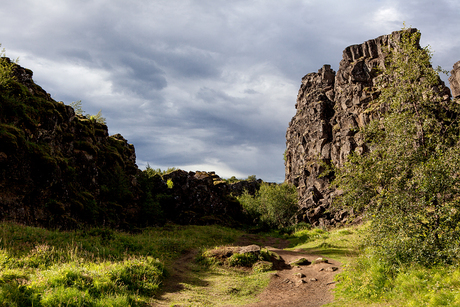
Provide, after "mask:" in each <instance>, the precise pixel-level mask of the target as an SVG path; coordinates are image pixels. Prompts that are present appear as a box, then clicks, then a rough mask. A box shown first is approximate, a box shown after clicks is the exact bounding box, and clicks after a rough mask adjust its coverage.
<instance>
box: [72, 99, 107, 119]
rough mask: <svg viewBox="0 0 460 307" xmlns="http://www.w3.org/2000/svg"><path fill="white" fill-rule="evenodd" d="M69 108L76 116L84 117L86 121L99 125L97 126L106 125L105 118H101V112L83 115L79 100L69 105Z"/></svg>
mask: <svg viewBox="0 0 460 307" xmlns="http://www.w3.org/2000/svg"><path fill="white" fill-rule="evenodd" d="M70 106H71V107H72V108H73V109H74V110H75V114H77V115H81V116H84V117H86V118H87V119H89V120H92V121H95V122H96V123H99V124H104V125H106V124H107V122H106V119H105V117H102V110H99V112H97V114H96V115H91V114H85V111H83V109H82V106H81V100H78V101H74V102H72V103H70Z"/></svg>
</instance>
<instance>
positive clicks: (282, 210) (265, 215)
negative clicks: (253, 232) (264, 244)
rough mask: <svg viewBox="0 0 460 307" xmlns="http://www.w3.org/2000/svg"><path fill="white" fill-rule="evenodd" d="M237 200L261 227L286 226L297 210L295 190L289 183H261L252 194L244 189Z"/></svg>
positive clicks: (289, 223)
mask: <svg viewBox="0 0 460 307" xmlns="http://www.w3.org/2000/svg"><path fill="white" fill-rule="evenodd" d="M238 201H239V202H240V203H241V205H242V206H243V209H244V211H245V212H246V214H247V215H248V216H249V217H250V218H251V219H252V221H253V222H255V223H256V224H258V225H259V226H261V227H272V228H279V229H280V228H283V227H287V226H289V225H291V224H292V217H293V216H294V214H295V213H296V212H297V210H298V204H297V191H296V188H295V186H294V185H292V184H289V183H283V184H268V183H262V185H261V186H260V189H259V191H257V192H256V194H255V195H254V196H252V195H250V194H249V193H248V192H247V191H245V192H244V193H243V195H241V196H240V197H238Z"/></svg>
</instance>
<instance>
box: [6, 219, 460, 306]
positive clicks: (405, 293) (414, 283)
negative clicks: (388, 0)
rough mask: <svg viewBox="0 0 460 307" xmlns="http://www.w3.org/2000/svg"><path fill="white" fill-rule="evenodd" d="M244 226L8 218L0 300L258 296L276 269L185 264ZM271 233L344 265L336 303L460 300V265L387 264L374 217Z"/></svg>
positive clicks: (127, 302)
mask: <svg viewBox="0 0 460 307" xmlns="http://www.w3.org/2000/svg"><path fill="white" fill-rule="evenodd" d="M242 234H243V232H241V231H238V230H234V229H229V228H224V227H218V226H175V225H168V226H165V227H160V228H148V229H145V230H144V231H142V232H140V233H137V234H128V233H123V232H118V231H114V230H110V229H102V228H95V229H89V230H78V231H69V232H60V231H50V230H45V229H41V228H35V227H25V226H21V225H17V224H11V223H0V307H3V306H5V307H6V306H174V305H180V306H225V305H244V304H250V303H253V302H256V300H257V295H258V294H259V293H261V292H262V291H263V290H264V288H266V287H267V285H268V283H269V280H270V275H271V274H272V272H253V271H251V270H250V269H241V268H232V267H229V266H224V265H217V264H210V263H207V264H206V263H200V262H199V261H191V262H190V261H188V262H187V263H181V261H182V260H181V258H182V257H183V256H184V255H186V254H187V253H188V252H190V251H192V250H201V251H203V250H210V249H212V248H214V247H216V246H225V245H228V244H230V243H232V242H234V241H235V240H236V239H237V238H238V237H239V236H240V235H242ZM271 235H278V236H279V237H280V238H288V239H289V240H290V241H291V245H290V249H295V250H298V249H300V250H303V251H305V252H308V253H315V254H318V255H321V256H323V257H326V258H332V259H335V260H338V261H340V262H342V263H343V264H344V271H343V272H342V273H340V274H338V275H337V277H336V280H337V281H338V282H337V286H336V290H335V301H334V302H333V303H331V304H329V305H328V306H332V307H335V306H353V307H359V306H460V267H458V265H451V266H446V265H442V266H441V265H436V264H433V266H432V267H430V268H427V267H421V266H415V265H412V266H407V265H406V266H399V267H397V268H395V267H394V266H393V267H391V266H388V265H385V264H384V263H382V262H380V261H379V259H376V258H375V257H374V256H373V254H372V251H370V250H369V249H365V248H364V247H363V246H362V242H363V241H362V239H363V237H364V236H365V235H366V226H360V227H350V228H343V229H335V230H330V231H326V230H322V229H299V230H297V231H296V232H294V233H293V234H291V235H286V234H284V235H279V234H275V233H271ZM197 259H198V258H197ZM177 266H179V267H177ZM176 269H181V270H183V271H184V273H183V275H182V276H181V278H180V279H179V280H176V281H175V283H176V284H175V286H176V287H177V289H176V290H174V291H170V290H171V289H168V291H165V290H164V288H162V285H163V284H164V283H165V282H166V281H168V280H169V281H170V280H172V279H173V276H171V272H175V270H176Z"/></svg>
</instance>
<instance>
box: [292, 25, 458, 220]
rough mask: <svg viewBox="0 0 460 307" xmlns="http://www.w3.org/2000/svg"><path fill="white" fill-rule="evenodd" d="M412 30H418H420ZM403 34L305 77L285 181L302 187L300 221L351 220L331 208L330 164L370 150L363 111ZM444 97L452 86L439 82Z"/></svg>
mask: <svg viewBox="0 0 460 307" xmlns="http://www.w3.org/2000/svg"><path fill="white" fill-rule="evenodd" d="M408 31H411V32H412V33H413V32H416V31H417V30H416V29H409V30H408ZM400 39H401V32H400V31H398V32H393V33H392V34H390V35H383V36H380V37H378V38H376V39H372V40H369V41H366V42H364V43H362V44H359V45H352V46H349V47H347V48H345V50H344V51H343V57H342V60H341V61H340V65H339V69H338V71H337V73H336V72H335V71H334V70H333V69H331V66H330V65H324V66H323V67H322V68H321V69H319V70H318V72H317V73H309V74H307V75H306V76H304V77H303V78H302V83H301V86H300V89H299V92H298V95H297V103H296V105H295V107H296V109H297V112H296V115H295V116H294V117H293V118H292V120H291V122H290V123H289V127H288V129H287V132H286V152H285V172H286V181H288V182H290V183H293V184H294V185H295V186H296V187H297V190H298V194H299V206H300V210H299V212H298V216H297V218H298V220H302V221H306V222H309V223H311V224H313V225H316V226H329V225H336V224H340V223H346V222H347V221H348V222H349V218H350V214H351V215H352V212H347V211H345V210H342V211H340V210H339V211H337V210H335V211H334V210H332V209H331V203H332V199H333V197H334V195H335V194H336V193H338V192H337V191H335V190H334V189H333V188H332V187H331V186H330V183H331V180H332V179H333V171H332V167H331V166H332V165H333V166H335V167H341V166H342V165H343V164H344V163H345V162H346V159H347V156H348V155H349V154H350V153H352V152H353V151H357V152H361V153H362V152H366V151H367V150H368V148H367V146H366V144H365V143H364V140H363V137H362V135H361V134H360V132H359V128H361V127H363V126H365V125H366V124H367V123H369V122H370V120H371V119H372V116H373V115H372V114H371V113H367V112H364V111H365V110H366V109H367V106H368V103H369V102H370V101H372V100H373V99H375V98H377V97H378V95H379V93H378V92H376V91H374V90H373V88H374V85H375V83H376V81H377V77H378V74H379V73H378V72H379V68H383V65H384V61H385V46H388V45H390V46H394V42H396V41H399V40H400ZM459 81H460V62H457V63H456V64H455V65H454V70H453V71H452V73H451V77H450V78H449V82H450V83H451V86H452V92H453V94H454V97H455V96H457V95H460V85H459V84H460V82H459ZM439 84H440V85H441V88H442V90H441V91H440V92H439V95H441V97H442V99H443V100H448V99H450V97H451V94H450V90H449V88H448V87H446V86H445V85H444V82H442V81H441V80H439Z"/></svg>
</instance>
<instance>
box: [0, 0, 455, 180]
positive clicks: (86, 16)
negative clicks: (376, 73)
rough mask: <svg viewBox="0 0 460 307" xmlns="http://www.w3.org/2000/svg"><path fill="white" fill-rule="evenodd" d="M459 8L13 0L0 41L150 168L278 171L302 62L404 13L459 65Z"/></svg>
mask: <svg viewBox="0 0 460 307" xmlns="http://www.w3.org/2000/svg"><path fill="white" fill-rule="evenodd" d="M459 16H460V1H458V0H429V1H428V0H350V1H347V0H334V1H332V0H283V1H279V0H258V1H257V0H254V1H251V0H244V1H243V0H241V1H240V0H225V1H223V0H131V1H121V0H66V1H61V0H41V1H36V0H29V1H27V0H16V1H7V2H6V3H2V9H1V10H0V20H1V21H2V26H1V27H0V43H2V47H5V48H6V52H7V55H8V56H10V57H12V58H16V57H19V64H21V65H22V66H24V67H27V68H30V69H31V70H33V71H34V80H35V82H36V83H37V84H39V85H41V86H42V87H43V88H44V89H45V90H46V91H47V92H49V93H50V94H51V96H52V97H53V98H54V99H55V100H58V101H63V102H64V103H66V104H70V103H71V102H72V101H77V100H81V101H82V105H83V109H84V110H85V111H86V112H88V113H90V114H95V113H97V112H98V111H99V110H100V109H102V113H103V116H104V117H106V119H107V123H108V126H109V133H110V134H115V133H121V134H122V135H123V136H124V137H125V138H126V139H128V141H129V142H130V143H132V144H134V146H135V148H136V153H137V163H138V165H139V166H140V168H141V169H143V168H145V166H146V164H147V163H149V164H150V166H152V167H154V168H162V169H164V168H167V167H178V168H182V169H185V170H188V171H196V170H205V171H216V173H217V174H218V175H220V176H221V177H230V176H233V175H235V176H236V177H247V176H248V175H253V174H254V175H256V176H257V177H258V178H262V179H264V180H266V181H277V182H281V181H283V180H284V161H283V152H284V149H285V133H286V129H287V126H288V124H289V121H290V120H291V118H292V116H294V114H295V107H294V105H295V102H296V96H297V91H298V88H299V86H300V81H301V78H302V77H303V76H304V75H305V74H307V73H310V72H314V71H317V70H318V69H319V68H321V66H322V65H323V64H331V65H332V68H333V69H334V70H337V69H338V65H339V62H340V59H341V57H342V51H343V49H344V48H345V47H347V46H349V45H353V44H358V43H362V42H364V41H366V40H368V39H372V38H375V37H378V36H380V35H383V34H389V33H391V32H392V31H395V30H399V29H400V28H401V27H402V26H403V22H404V21H405V22H406V25H408V26H413V27H416V28H418V29H419V30H421V32H422V45H424V46H425V45H428V44H429V45H430V46H431V47H432V49H433V51H434V52H435V56H434V58H433V62H434V65H435V66H437V65H441V66H442V67H443V68H444V69H447V70H451V69H452V65H453V64H454V63H455V62H456V61H458V60H460V52H459V50H460V18H459ZM443 79H444V80H447V77H443Z"/></svg>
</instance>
